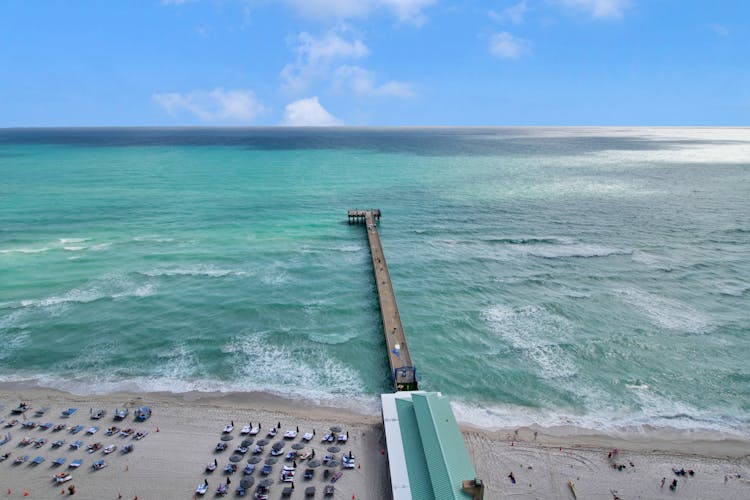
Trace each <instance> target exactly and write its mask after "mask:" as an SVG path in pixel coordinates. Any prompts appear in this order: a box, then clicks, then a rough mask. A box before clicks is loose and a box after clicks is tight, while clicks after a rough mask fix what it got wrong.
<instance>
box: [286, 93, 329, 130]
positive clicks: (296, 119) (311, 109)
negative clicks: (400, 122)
mask: <svg viewBox="0 0 750 500" xmlns="http://www.w3.org/2000/svg"><path fill="white" fill-rule="evenodd" d="M282 125H286V126H289V127H331V126H335V125H341V121H340V120H339V119H338V118H336V117H335V116H333V115H332V114H331V113H329V112H328V111H326V109H325V108H324V107H323V105H322V104H320V101H318V98H317V97H308V98H307V99H300V100H298V101H294V102H292V103H289V104H287V105H286V109H285V110H284V121H283V122H282Z"/></svg>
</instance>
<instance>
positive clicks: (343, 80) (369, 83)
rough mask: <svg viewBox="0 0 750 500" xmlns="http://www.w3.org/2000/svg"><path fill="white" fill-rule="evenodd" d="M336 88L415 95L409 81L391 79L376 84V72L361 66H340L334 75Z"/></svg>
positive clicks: (361, 91) (404, 95)
mask: <svg viewBox="0 0 750 500" xmlns="http://www.w3.org/2000/svg"><path fill="white" fill-rule="evenodd" d="M333 85H334V88H335V89H336V90H339V91H345V90H351V91H353V92H354V93H356V94H359V95H364V96H393V97H414V90H413V89H412V86H411V85H410V84H409V83H406V82H397V81H394V80H391V81H389V82H386V83H384V84H382V85H376V84H375V73H374V72H372V71H368V70H366V69H364V68H361V67H359V66H339V67H338V68H336V71H335V72H334V76H333Z"/></svg>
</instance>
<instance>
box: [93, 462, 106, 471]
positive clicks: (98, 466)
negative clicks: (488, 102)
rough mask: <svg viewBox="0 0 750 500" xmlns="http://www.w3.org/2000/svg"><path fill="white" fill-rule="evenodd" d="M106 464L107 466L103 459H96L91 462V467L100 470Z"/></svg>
mask: <svg viewBox="0 0 750 500" xmlns="http://www.w3.org/2000/svg"><path fill="white" fill-rule="evenodd" d="M106 466H107V462H105V461H104V460H98V461H96V462H94V463H93V464H91V468H92V469H94V470H101V469H103V468H105V467H106Z"/></svg>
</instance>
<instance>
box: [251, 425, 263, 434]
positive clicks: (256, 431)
mask: <svg viewBox="0 0 750 500" xmlns="http://www.w3.org/2000/svg"><path fill="white" fill-rule="evenodd" d="M259 432H260V425H258V427H253V428H252V429H250V432H248V434H250V435H251V436H256V435H258V433H259Z"/></svg>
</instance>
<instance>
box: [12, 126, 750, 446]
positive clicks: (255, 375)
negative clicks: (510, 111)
mask: <svg viewBox="0 0 750 500" xmlns="http://www.w3.org/2000/svg"><path fill="white" fill-rule="evenodd" d="M371 207H372V208H379V209H381V211H382V213H383V217H382V220H381V224H380V226H379V232H380V236H381V240H382V244H383V248H384V251H385V255H386V258H387V260H388V264H389V267H390V273H391V277H392V280H393V285H394V289H395V293H396V298H397V300H398V304H399V308H400V311H401V318H402V321H403V324H404V330H405V333H406V336H407V338H408V340H409V346H410V352H411V355H412V358H413V361H414V363H415V365H416V367H417V371H418V374H419V376H420V386H421V388H423V389H425V390H437V391H441V392H443V393H444V394H446V395H448V396H450V397H451V398H452V400H453V402H454V405H455V411H456V413H457V416H458V418H459V420H461V421H463V422H467V423H471V424H474V425H479V426H485V427H493V426H508V425H527V424H531V423H537V424H541V425H562V424H571V425H580V426H583V427H587V428H592V429H615V428H617V429H636V430H637V429H639V428H642V427H643V426H657V427H660V426H663V427H677V428H682V429H690V430H693V429H716V430H721V431H725V432H729V433H734V434H738V435H743V436H749V435H750V361H749V360H750V307H749V304H750V301H748V298H749V297H750V129H742V128H736V129H732V128H705V129H693V128H674V129H671V128H562V129H560V128H459V129H450V128H429V129H418V128H417V129H284V128H269V129H255V128H248V129H244V128H226V129H224V128H214V129H190V128H187V129H160V128H155V129H137V128H128V129H4V130H0V341H1V342H2V345H3V348H2V349H1V350H0V382H14V383H17V382H22V383H25V384H32V385H38V386H42V387H51V388H58V389H63V390H68V391H72V392H74V393H79V394H88V393H107V392H113V391H120V390H126V391H134V392H145V391H173V392H187V391H240V392H254V391H262V392H267V393H271V394H275V395H279V396H284V397H294V398H302V399H304V400H305V401H306V404H310V405H337V406H343V407H347V408H352V409H358V410H360V411H365V412H368V413H373V414H375V413H377V412H378V395H379V394H380V393H381V392H384V391H388V390H389V389H390V386H391V384H390V381H389V373H388V362H387V358H386V353H385V348H384V341H383V334H382V326H381V322H380V316H379V309H378V302H377V295H376V290H375V285H374V282H373V276H372V270H371V267H370V260H369V259H370V257H369V250H368V247H367V240H366V234H365V231H364V228H363V227H362V226H361V225H359V226H358V225H349V224H347V217H346V211H347V210H348V209H350V208H371Z"/></svg>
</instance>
